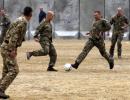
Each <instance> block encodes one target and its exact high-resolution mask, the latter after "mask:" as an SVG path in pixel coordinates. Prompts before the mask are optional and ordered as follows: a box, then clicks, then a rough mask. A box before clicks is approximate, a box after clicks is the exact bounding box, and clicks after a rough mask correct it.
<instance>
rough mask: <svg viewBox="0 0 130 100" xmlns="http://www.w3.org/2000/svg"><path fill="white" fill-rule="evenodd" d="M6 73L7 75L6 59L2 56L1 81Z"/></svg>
mask: <svg viewBox="0 0 130 100" xmlns="http://www.w3.org/2000/svg"><path fill="white" fill-rule="evenodd" d="M7 73H8V68H7V66H6V59H5V57H4V56H3V70H2V78H1V80H2V79H3V78H4V77H5V76H6V74H7ZM0 82H1V81H0Z"/></svg>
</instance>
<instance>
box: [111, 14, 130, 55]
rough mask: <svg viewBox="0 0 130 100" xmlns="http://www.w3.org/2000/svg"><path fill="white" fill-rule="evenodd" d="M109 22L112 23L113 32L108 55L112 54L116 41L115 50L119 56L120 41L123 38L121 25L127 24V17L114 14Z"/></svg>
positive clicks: (120, 49) (120, 50) (120, 51)
mask: <svg viewBox="0 0 130 100" xmlns="http://www.w3.org/2000/svg"><path fill="white" fill-rule="evenodd" d="M110 23H111V24H112V25H113V34H112V39H111V47H110V55H111V56H112V57H113V56H114V48H115V44H116V42H117V51H118V57H120V56H121V53H122V44H121V41H122V40H123V33H124V31H125V29H123V28H122V27H123V26H124V24H128V19H127V18H126V17H125V16H117V15H116V16H114V17H112V18H111V20H110Z"/></svg>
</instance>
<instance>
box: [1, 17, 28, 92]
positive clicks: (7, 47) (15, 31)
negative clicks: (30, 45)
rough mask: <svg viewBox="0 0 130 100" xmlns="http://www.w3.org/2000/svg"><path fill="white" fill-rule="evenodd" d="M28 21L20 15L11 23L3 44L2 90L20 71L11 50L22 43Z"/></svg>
mask: <svg viewBox="0 0 130 100" xmlns="http://www.w3.org/2000/svg"><path fill="white" fill-rule="evenodd" d="M26 26H27V21H26V19H25V18H24V17H20V18H19V19H18V20H17V21H16V22H14V23H12V24H11V25H10V28H9V29H8V31H7V33H6V36H5V38H4V41H3V43H2V45H1V55H2V58H3V72H2V79H1V82H0V90H1V91H5V90H6V89H7V88H8V87H9V85H10V84H11V83H12V82H13V80H14V79H15V77H16V76H17V74H18V72H19V68H18V64H17V60H16V58H15V57H11V52H12V51H13V50H15V51H16V52H17V48H18V47H20V46H21V45H22V41H23V39H24V36H25V33H26Z"/></svg>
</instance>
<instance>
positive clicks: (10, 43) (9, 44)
mask: <svg viewBox="0 0 130 100" xmlns="http://www.w3.org/2000/svg"><path fill="white" fill-rule="evenodd" d="M26 27H27V20H26V19H25V18H24V17H19V18H18V19H17V20H16V21H15V22H14V23H12V24H11V25H10V27H9V29H8V31H7V33H6V36H5V38H4V42H3V43H2V46H1V47H2V48H4V49H6V50H9V51H11V50H14V49H16V48H17V47H20V46H21V45H22V42H23V39H24V37H25V33H26Z"/></svg>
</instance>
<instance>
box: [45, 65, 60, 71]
mask: <svg viewBox="0 0 130 100" xmlns="http://www.w3.org/2000/svg"><path fill="white" fill-rule="evenodd" d="M47 71H53V72H57V71H58V70H56V69H54V68H53V66H49V67H48V68H47Z"/></svg>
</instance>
